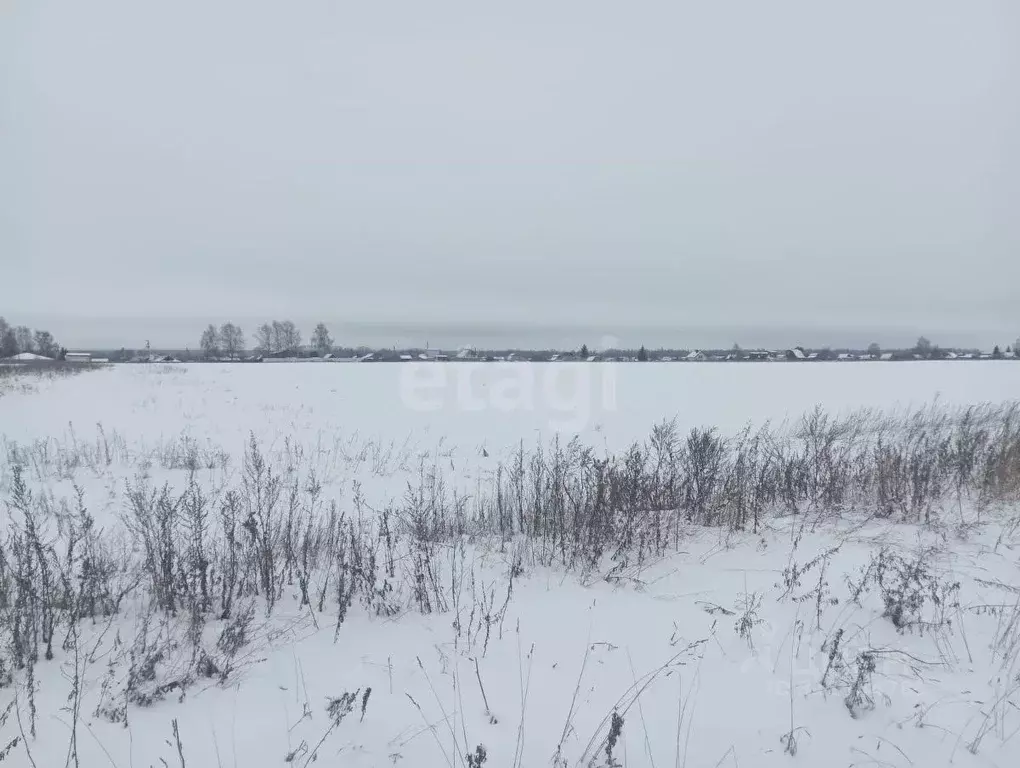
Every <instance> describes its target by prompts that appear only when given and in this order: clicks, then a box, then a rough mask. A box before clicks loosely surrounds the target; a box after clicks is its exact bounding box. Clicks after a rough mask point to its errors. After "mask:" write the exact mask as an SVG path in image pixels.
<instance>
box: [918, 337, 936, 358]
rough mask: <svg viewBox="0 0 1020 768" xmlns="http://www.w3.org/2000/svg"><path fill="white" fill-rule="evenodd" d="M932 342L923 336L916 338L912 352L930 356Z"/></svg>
mask: <svg viewBox="0 0 1020 768" xmlns="http://www.w3.org/2000/svg"><path fill="white" fill-rule="evenodd" d="M932 349H933V347H932V343H931V342H930V341H928V339H926V338H925V337H924V336H922V337H921V338H919V339H918V340H917V344H916V345H914V352H916V353H917V354H919V355H921V356H923V357H930V356H931V353H932Z"/></svg>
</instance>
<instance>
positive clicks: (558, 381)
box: [0, 361, 1020, 451]
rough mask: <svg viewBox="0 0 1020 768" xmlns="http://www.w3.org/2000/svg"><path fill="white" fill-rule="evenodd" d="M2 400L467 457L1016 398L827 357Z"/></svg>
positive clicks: (396, 374) (162, 377)
mask: <svg viewBox="0 0 1020 768" xmlns="http://www.w3.org/2000/svg"><path fill="white" fill-rule="evenodd" d="M40 390H41V391H39V392H37V393H36V394H34V395H32V396H22V397H13V396H12V397H11V398H10V399H8V400H6V401H3V402H2V403H0V414H2V417H3V422H2V424H3V432H4V434H5V435H6V436H7V437H8V438H9V439H14V440H21V441H23V440H31V439H35V438H45V437H59V436H62V435H65V434H66V433H67V432H68V428H69V426H71V425H73V426H74V428H75V430H77V431H78V432H79V433H81V434H89V433H91V432H94V430H95V426H96V424H97V423H101V424H102V425H103V426H104V428H106V429H107V430H111V431H116V432H119V433H122V434H123V435H125V437H127V438H129V439H130V440H137V439H140V440H145V441H153V440H155V439H158V438H161V437H162V438H165V437H170V436H176V435H179V434H181V433H187V434H190V435H192V436H194V437H195V438H197V439H201V440H206V439H209V440H213V441H214V442H216V443H218V444H220V445H222V446H223V447H225V448H227V449H228V450H237V449H238V448H239V447H240V446H241V444H242V442H243V441H244V440H245V439H246V437H247V435H248V433H249V431H254V432H255V433H256V434H258V435H260V436H265V437H275V436H280V437H282V436H290V437H291V438H292V439H297V440H301V441H311V440H318V439H319V438H320V437H322V438H323V439H328V440H332V438H333V436H334V435H335V434H337V433H340V434H343V435H352V434H355V433H357V434H359V435H363V436H365V437H372V438H379V439H381V440H383V441H386V442H389V441H391V440H400V441H403V440H405V439H411V440H413V441H415V442H416V443H418V442H420V443H422V444H429V443H435V442H437V441H439V440H444V441H446V442H447V443H449V444H451V445H453V446H456V447H457V448H459V449H460V450H462V451H472V450H474V449H476V448H477V447H479V446H487V447H488V448H490V449H496V450H499V449H501V448H504V447H507V446H511V445H513V444H516V443H518V442H519V441H520V440H524V441H526V442H533V441H535V440H537V439H540V438H542V437H546V438H548V437H549V436H551V435H552V434H553V433H554V432H557V431H558V432H561V433H565V434H568V435H574V434H579V435H581V436H582V438H584V439H585V440H586V441H587V442H590V443H592V444H598V445H607V446H608V447H609V448H610V449H611V450H619V449H621V448H623V447H625V446H626V445H627V444H629V443H630V442H631V441H633V440H636V439H641V438H644V437H645V436H646V435H647V434H648V432H649V430H650V429H651V427H652V425H653V424H655V423H657V422H660V421H662V420H663V419H669V418H673V417H676V418H677V420H678V423H679V426H680V427H681V428H683V429H687V428H689V427H695V426H712V427H717V428H718V429H720V430H721V431H723V432H727V433H730V432H734V431H736V430H739V429H740V428H741V427H743V426H744V425H745V424H746V423H747V422H749V421H755V422H758V423H761V422H763V421H765V420H768V419H771V420H774V421H781V420H783V419H786V418H789V417H799V416H800V415H801V414H803V413H804V412H805V411H808V410H810V409H811V408H813V407H814V406H815V405H821V406H822V407H823V408H825V409H826V410H827V411H829V412H831V413H837V412H839V411H845V410H849V409H856V408H862V407H867V408H881V409H886V410H890V409H897V408H906V407H910V406H918V405H925V404H929V403H931V402H933V401H934V400H935V399H941V400H943V401H944V402H947V403H952V404H963V405H970V404H975V403H982V402H1001V401H1003V400H1007V399H1012V398H1016V397H1020V365H1017V364H1013V363H1011V362H1005V361H1001V362H989V363H971V364H968V363H959V362H924V363H875V364H860V363H842V364H841V363H830V364H805V365H796V364H739V365H712V364H646V365H637V364H623V365H613V364H598V365H587V364H580V363H579V364H559V365H557V364H506V365H500V364H482V365H473V364H460V363H458V364H450V365H432V364H422V365H414V364H405V365H381V364H376V365H344V364H334V365H327V364H311V363H303V364H302V363H298V364H275V365H259V366H244V365H233V366H229V365H225V366H218V365H166V366H144V365H141V366H139V365H135V366H131V365H122V366H116V367H112V368H109V369H106V370H103V371H99V372H96V373H93V374H90V375H89V376H83V377H77V378H74V379H57V380H54V381H48V382H45V383H44V384H43V385H42V386H41V387H40Z"/></svg>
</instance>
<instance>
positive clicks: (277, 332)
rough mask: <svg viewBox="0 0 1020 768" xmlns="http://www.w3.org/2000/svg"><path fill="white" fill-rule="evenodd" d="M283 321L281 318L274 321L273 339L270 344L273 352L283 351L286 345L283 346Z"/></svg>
mask: <svg viewBox="0 0 1020 768" xmlns="http://www.w3.org/2000/svg"><path fill="white" fill-rule="evenodd" d="M283 336H284V334H283V323H281V322H280V321H279V320H274V321H273V340H272V343H271V344H270V345H269V346H270V351H271V352H282V351H283V350H284V349H285V347H284V346H283V342H284V339H283Z"/></svg>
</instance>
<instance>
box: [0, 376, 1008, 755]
mask: <svg viewBox="0 0 1020 768" xmlns="http://www.w3.org/2000/svg"><path fill="white" fill-rule="evenodd" d="M1018 397H1020V364H1015V363H1009V362H989V363H973V364H968V363H951V362H942V363H937V362H927V363H910V364H878V363H876V364H836V363H833V364H815V365H795V364H762V365H755V364H746V365H745V364H739V365H711V364H701V365H697V364H647V365H637V364H629V365H607V364H604V365H585V364H561V365H538V364H533V365H500V364H488V365H471V364H449V365H434V364H433V365H341V364H336V365H326V364H274V365H251V366H245V365H234V366H217V365H191V366H187V365H166V366H144V365H137V366H118V367H113V368H107V369H104V370H99V371H94V372H88V373H83V374H81V375H77V376H74V377H70V378H58V379H52V380H44V381H40V382H36V383H33V385H32V386H31V387H24V386H19V387H17V388H15V389H13V390H9V391H8V392H7V393H6V394H3V395H2V396H0V439H2V447H3V455H2V456H0V497H2V498H3V499H4V500H5V502H6V504H5V506H3V507H0V509H2V510H3V517H4V528H5V532H4V534H3V537H2V538H0V547H2V549H0V622H2V623H0V633H2V634H3V636H2V637H0V646H2V648H3V650H2V651H0V757H2V758H3V759H4V761H5V764H11V765H16V766H35V768H43V767H44V766H46V767H48V766H65V765H75V766H79V765H80V766H87V767H88V768H91V767H92V766H102V765H112V766H115V767H116V768H134V766H150V765H162V764H164V763H163V762H161V761H165V764H167V765H169V766H182V768H187V767H188V766H198V767H200V768H201V767H204V766H244V767H245V768H247V767H249V766H250V767H251V768H265V767H266V766H286V765H299V766H305V765H311V764H315V765H337V766H341V765H342V766H386V765H397V766H407V767H410V768H418V767H419V766H423V767H425V768H431V766H438V767H439V768H443V767H444V766H449V767H450V768H453V767H454V766H457V767H460V768H480V766H486V767H492V766H506V767H511V766H513V767H514V768H516V767H517V766H520V767H521V768H531V766H544V765H553V766H556V768H566V767H567V766H569V767H571V768H572V767H573V766H579V767H583V768H588V767H589V766H594V767H595V768H607V767H609V766H631V767H633V768H637V767H639V766H641V767H643V766H651V767H652V768H654V767H656V766H658V768H666V767H667V766H669V767H672V768H678V767H679V766H691V767H693V766H699V767H700V766H704V767H706V768H713V767H715V766H734V768H737V767H740V768H746V767H747V766H773V765H788V764H795V763H797V762H800V763H803V764H807V765H812V766H815V765H818V766H823V765H824V766H829V765H848V766H892V767H895V768H900V767H901V766H902V767H903V768H906V767H907V766H932V765H948V764H953V765H964V766H971V765H973V766H1014V765H1017V764H1018V763H1020V549H1018V546H1020V527H1018V523H1020V507H1018V506H1017V501H1018V499H1020V419H1018V418H1017V416H1018V412H1017V410H1016V409H1015V407H1012V406H1010V405H1009V401H1011V400H1013V399H1016V398H1018ZM933 404H934V406H933ZM979 404H991V405H990V406H988V407H987V408H985V409H983V410H981V411H980V412H975V414H977V415H975V416H973V417H966V418H963V419H962V420H961V413H962V412H961V411H958V410H955V409H956V408H958V407H962V408H965V407H967V406H971V405H979ZM815 406H819V407H820V408H821V409H822V410H823V411H824V412H825V413H827V414H829V415H831V416H835V417H838V416H846V415H848V414H852V413H854V412H855V411H859V409H862V408H867V409H877V410H879V411H881V412H883V413H884V414H885V415H886V418H885V420H884V421H880V420H878V417H877V416H872V417H860V418H858V419H857V420H856V421H855V420H854V419H850V420H849V421H846V422H840V421H839V420H838V419H837V420H836V421H825V420H822V421H816V422H814V425H815V426H814V427H813V428H812V430H813V431H811V432H810V434H807V433H805V432H804V431H803V422H801V421H799V419H800V418H801V416H802V415H803V414H804V413H805V412H808V411H810V410H811V409H813V408H814V407H815ZM917 409H922V413H923V414H926V415H924V416H923V418H922V417H919V416H918V415H917V413H918V411H917ZM925 409H926V410H925ZM908 413H909V414H913V415H912V416H908V415H907V414H908ZM670 419H675V429H667V430H663V429H661V428H660V430H659V431H657V432H656V433H655V435H656V437H655V438H654V439H653V438H651V436H652V435H653V428H654V427H655V426H656V425H657V424H661V423H662V422H663V421H664V420H670ZM769 422H771V423H772V424H773V425H782V426H776V427H775V428H773V429H770V430H768V431H767V432H749V433H746V434H745V436H744V437H743V438H740V437H739V435H740V434H741V430H742V429H744V428H745V427H746V426H747V425H748V424H749V423H751V424H753V425H754V426H755V428H760V427H764V426H766V424H767V423H769ZM882 425H884V426H882ZM700 427H714V428H717V429H718V430H719V435H720V436H721V437H722V438H730V437H733V440H732V441H723V440H721V439H720V440H717V439H716V438H714V437H712V436H711V435H708V434H706V433H702V432H699V433H697V434H696V435H695V436H692V437H690V438H689V437H688V431H689V430H690V429H692V428H700ZM753 435H759V437H758V438H754V437H753ZM762 435H764V436H762ZM557 436H559V439H558V441H557V440H556V438H557ZM574 436H578V437H579V442H577V443H574V444H571V442H570V441H571V438H573V437H574ZM788 436H790V437H788ZM635 444H637V445H638V446H639V447H638V448H634V447H632V446H634V445H635ZM588 447H590V448H591V449H592V450H588ZM47 640H49V642H47ZM49 649H52V657H53V658H52V659H48V658H47V656H49V655H51V654H50V653H49V652H48V651H49ZM33 654H34V655H35V656H36V657H37V658H33ZM9 705H10V706H9ZM5 711H6V715H4V714H3V713H4V712H5ZM12 742H15V743H14V744H13V746H10V747H9V748H7V749H4V747H5V746H7V745H9V744H11V743H12Z"/></svg>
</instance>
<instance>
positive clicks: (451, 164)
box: [0, 0, 1020, 345]
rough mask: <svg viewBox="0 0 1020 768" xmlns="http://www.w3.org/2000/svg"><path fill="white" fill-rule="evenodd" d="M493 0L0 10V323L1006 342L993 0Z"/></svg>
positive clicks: (1010, 200)
mask: <svg viewBox="0 0 1020 768" xmlns="http://www.w3.org/2000/svg"><path fill="white" fill-rule="evenodd" d="M494 6H495V4H487V3H478V2H451V1H450V0H431V1H430V2H425V3H411V2H402V3H354V2H339V1H327V0H291V1H290V2H283V1H282V0H273V1H269V0H212V1H211V0H202V1H199V0H178V1H177V2H174V3H139V2H137V1H136V0H89V2H85V3H74V2H68V1H61V0H32V1H31V2H30V1H29V0H0V267H2V270H0V314H4V315H6V316H7V317H8V318H9V319H10V320H12V321H16V320H24V321H26V322H30V323H33V324H35V323H38V324H40V325H47V326H49V327H51V329H52V330H53V331H54V332H55V333H56V334H57V335H58V336H59V337H60V338H61V339H64V340H65V341H66V342H67V343H69V344H82V345H85V344H99V343H104V342H105V343H109V344H115V345H121V344H126V345H137V344H140V343H142V341H143V340H144V339H145V338H151V339H152V341H153V343H154V344H161V345H171V344H173V345H177V344H181V345H183V344H187V343H191V344H194V343H196V342H197V336H198V333H199V332H200V329H201V327H202V326H203V325H204V323H206V322H207V321H209V320H215V321H221V320H225V319H231V318H233V319H237V320H239V321H243V322H246V323H248V324H249V326H250V325H251V323H253V322H254V321H255V320H257V319H262V318H271V317H274V316H290V317H292V318H294V319H295V320H296V321H299V322H300V323H301V324H303V325H305V326H306V330H307V328H310V326H311V324H313V323H314V322H315V321H316V320H318V319H325V320H328V321H330V322H331V323H332V324H333V326H334V333H335V335H336V336H337V337H338V338H339V339H340V340H342V341H346V342H351V343H356V342H361V341H365V342H373V343H385V342H386V341H388V340H392V341H393V342H394V343H401V342H403V343H421V342H423V341H424V340H425V339H426V338H427V337H428V336H430V335H431V336H432V337H433V338H432V339H431V341H432V342H433V343H437V344H443V343H447V344H453V343H458V342H464V343H468V342H475V343H484V342H485V341H486V340H490V339H493V340H494V339H497V338H498V339H508V340H509V341H512V340H514V339H518V338H519V339H520V340H521V343H522V344H533V345H540V344H545V343H548V344H566V343H580V341H584V340H591V339H594V338H596V337H597V336H598V335H601V334H614V335H616V336H617V337H618V338H620V339H621V340H622V341H623V342H625V343H633V344H637V343H643V342H647V343H651V344H666V343H670V342H675V343H677V344H685V343H688V344H704V345H708V344H712V343H715V344H720V345H722V344H728V343H731V342H732V341H741V342H742V343H747V344H754V343H761V344H780V343H793V342H794V341H799V342H803V343H809V344H824V343H833V344H840V343H849V342H851V341H858V342H860V343H867V342H868V341H871V340H878V341H880V342H882V343H900V342H906V341H908V340H910V338H911V337H912V335H915V334H916V333H918V332H926V333H928V334H929V335H931V336H932V337H933V338H937V339H938V340H939V341H942V342H943V343H947V344H949V343H960V344H969V343H984V344H989V343H992V342H995V341H998V342H1002V343H1005V342H1008V341H1011V340H1012V339H1014V338H1015V337H1016V336H1017V335H1018V334H1020V311H1018V310H1017V307H1018V306H1020V300H1018V292H1020V287H1018V286H1020V258H1018V255H1020V215H1018V213H1020V5H1018V4H1017V3H1015V2H1013V1H1012V0H1001V1H999V2H994V1H993V0H987V1H981V0H976V1H975V2H958V1H954V0H926V1H922V0H901V1H900V2H888V0H885V1H884V2H879V1H878V0H862V1H860V2H855V3H826V2H818V0H771V1H770V2H749V1H748V2H730V3H708V2H676V1H674V2H645V3H620V2H607V1H605V0H589V1H588V2H575V1H574V0H569V1H567V2H549V1H548V0H545V1H544V2H535V1H534V0H523V1H522V2H516V3H512V4H502V7H494ZM794 335H796V339H794V338H791V337H793V336H794ZM508 343H509V342H508Z"/></svg>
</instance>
